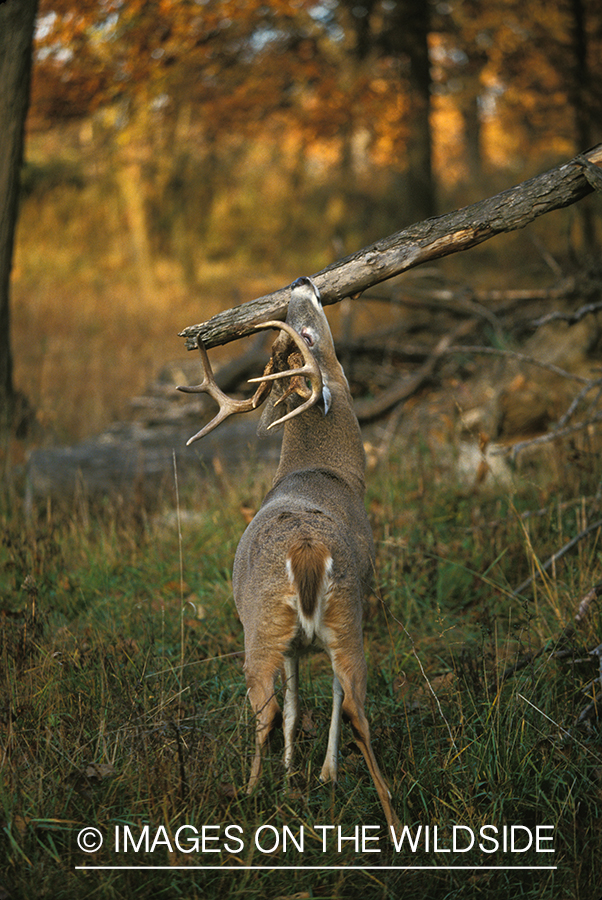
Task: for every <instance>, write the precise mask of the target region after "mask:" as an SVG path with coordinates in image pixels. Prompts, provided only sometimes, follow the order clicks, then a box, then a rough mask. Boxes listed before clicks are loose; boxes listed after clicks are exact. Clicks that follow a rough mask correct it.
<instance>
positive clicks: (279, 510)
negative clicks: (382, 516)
mask: <svg viewBox="0 0 602 900" xmlns="http://www.w3.org/2000/svg"><path fill="white" fill-rule="evenodd" d="M300 538H301V539H302V538H310V539H312V540H315V541H319V542H321V543H323V544H325V546H326V547H327V548H328V551H329V553H330V556H331V557H332V580H333V583H334V584H336V585H338V586H339V587H340V588H342V589H344V590H346V591H348V592H352V593H353V594H354V595H355V596H357V599H358V602H361V599H362V596H363V595H365V594H366V592H367V591H368V589H369V586H370V582H371V576H372V569H373V560H374V544H373V540H372V531H371V528H370V523H369V522H368V517H367V515H366V511H365V508H364V503H363V498H362V497H360V496H358V495H357V493H356V492H354V491H353V490H352V489H351V488H350V487H349V485H348V484H347V483H346V482H345V481H344V480H342V479H341V478H340V477H339V476H338V475H337V474H336V472H332V471H328V470H327V469H306V470H302V471H297V472H294V473H291V474H290V475H287V476H285V477H284V478H282V479H281V480H280V481H279V482H278V483H277V484H276V485H275V486H274V487H273V488H272V490H271V491H270V492H269V493H268V494H267V496H266V498H265V500H264V502H263V505H262V506H261V509H260V510H259V512H258V513H257V515H256V516H255V518H254V519H253V521H252V522H251V523H250V525H249V526H248V527H247V529H246V531H245V533H244V534H243V536H242V538H241V541H240V543H239V545H238V549H237V551H236V557H235V559H234V570H233V587H234V600H235V602H236V606H237V608H238V611H239V614H240V617H241V619H242V621H243V624H245V619H246V618H247V617H249V616H253V615H255V611H256V609H257V607H258V606H259V601H260V600H261V602H262V604H263V606H264V608H265V610H266V615H267V616H269V615H270V614H273V613H274V612H275V609H276V607H277V606H278V604H280V603H281V602H282V597H283V596H285V595H287V594H290V589H291V588H290V581H289V579H288V575H287V568H286V559H287V555H288V553H289V551H290V549H291V547H292V546H293V545H294V544H296V543H298V541H299V539H300Z"/></svg>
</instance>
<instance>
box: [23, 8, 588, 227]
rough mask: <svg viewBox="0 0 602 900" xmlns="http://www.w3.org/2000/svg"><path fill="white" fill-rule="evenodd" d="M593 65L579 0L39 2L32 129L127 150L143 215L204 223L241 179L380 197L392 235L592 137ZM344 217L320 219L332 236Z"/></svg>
mask: <svg viewBox="0 0 602 900" xmlns="http://www.w3.org/2000/svg"><path fill="white" fill-rule="evenodd" d="M601 51H602V10H601V9H600V6H599V4H597V3H594V2H593V0H561V2H558V3H554V4H550V3H547V2H543V0H535V2H532V3H524V2H519V0H493V2H487V3H484V2H480V0H451V2H438V3H436V2H430V3H428V2H427V3H425V2H416V0H366V2H359V3H357V2H353V0H325V2H318V3H316V2H310V0H298V2H281V0H245V2H242V0H154V2H151V0H122V2H109V0H83V2H74V0H42V2H41V6H40V15H39V23H38V28H37V38H36V51H35V59H36V63H35V73H34V76H35V77H34V90H33V108H32V113H31V122H32V127H35V128H44V127H48V126H49V125H56V124H58V123H61V122H67V121H73V120H79V121H84V120H85V121H86V122H88V124H89V130H88V131H87V132H86V136H87V137H88V139H89V140H94V141H95V142H96V143H102V145H103V147H104V149H105V151H106V152H107V153H109V152H116V151H118V150H120V151H121V152H124V150H125V148H126V147H128V148H130V151H131V155H132V157H134V158H135V160H136V162H137V163H138V164H139V165H140V166H142V167H143V169H144V173H143V174H144V176H145V181H147V182H148V188H149V191H150V194H151V195H152V196H149V200H152V198H153V197H154V199H155V200H156V202H157V203H159V205H161V206H162V208H163V209H165V206H164V203H165V201H166V200H167V199H168V198H169V201H170V203H171V204H178V203H180V204H181V205H182V206H186V205H187V203H188V202H191V201H192V200H195V201H196V202H197V204H198V205H199V206H200V207H202V208H203V210H204V212H205V215H204V216H203V219H204V221H207V219H208V216H209V217H210V214H211V210H212V204H213V203H214V202H215V201H216V199H217V196H218V194H219V187H220V178H221V179H223V178H224V177H225V173H226V172H228V171H229V169H231V170H232V171H233V173H234V179H235V180H238V179H240V177H241V175H243V177H244V176H246V175H248V174H249V173H248V167H249V166H250V168H251V170H252V171H254V173H256V172H257V170H258V169H259V170H263V172H264V179H263V180H264V182H269V181H271V180H272V179H275V180H276V181H278V179H279V178H281V179H282V178H283V179H285V180H286V182H287V187H289V188H290V189H291V191H295V190H297V191H299V190H301V189H302V188H303V187H304V186H306V184H307V182H308V181H309V182H312V181H316V180H320V178H321V177H324V176H325V175H326V174H327V175H328V177H329V178H330V179H331V181H332V179H333V178H335V184H334V185H333V186H334V187H337V188H338V189H339V193H340V194H341V195H342V197H343V200H346V201H348V202H351V201H352V200H353V197H354V194H358V193H359V194H361V193H362V192H364V191H365V192H367V193H368V194H374V193H375V192H376V193H378V190H379V187H380V189H381V191H383V189H384V186H385V185H386V192H389V193H388V196H389V203H390V205H391V206H392V207H394V208H395V210H396V215H397V216H398V218H397V221H396V224H397V225H399V224H403V222H401V223H400V222H399V217H401V218H406V219H408V220H411V219H418V218H420V217H422V216H424V215H427V214H430V213H432V212H434V211H435V210H436V208H437V201H438V191H437V186H439V187H440V191H449V190H451V189H453V188H456V187H458V186H466V185H475V183H480V181H481V179H482V177H483V174H484V173H486V174H490V173H491V172H492V171H494V170H497V169H502V170H511V171H513V172H517V173H520V174H521V175H523V174H524V172H525V170H527V171H528V170H530V169H532V167H533V166H534V165H537V166H539V167H541V161H542V159H544V160H545V161H548V160H556V159H558V158H559V157H561V156H563V155H567V154H568V155H570V154H571V153H572V152H573V151H574V150H575V149H586V147H587V146H589V145H591V144H592V143H594V142H595V141H596V140H597V139H599V137H600V134H601V127H602V126H601V124H600V123H602V91H601V88H600V84H601V83H602V72H601V71H600V70H601V68H602V52H601ZM259 137H261V141H260V144H261V148H258V147H257V146H256V140H257V139H258V138H259ZM141 145H144V147H142V146H141ZM133 147H135V148H136V149H135V150H133V149H131V148H133ZM531 160H537V162H536V163H534V162H530V161H531ZM241 168H242V170H243V171H242V172H241V171H240V169H241ZM276 172H277V173H278V175H277V176H276V175H275V173H276ZM195 175H196V176H197V177H196V178H195V177H194V176H195ZM226 177H227V178H228V180H229V181H230V182H231V181H232V175H231V174H228V176H226ZM255 177H257V176H256V175H255ZM337 179H338V181H337ZM375 179H376V181H375ZM189 181H195V182H196V188H195V190H196V192H198V193H197V196H196V197H194V198H190V197H188V198H182V197H181V196H178V192H179V191H180V192H181V186H182V184H183V183H188V182H189ZM198 182H201V183H198ZM281 186H282V185H281ZM356 199H357V208H358V209H357V211H358V212H359V211H360V209H361V207H362V204H361V198H356ZM373 199H374V198H373ZM364 205H366V204H364ZM385 205H386V203H385ZM400 206H401V209H400ZM352 208H353V207H352ZM348 211H349V210H348V208H347V203H345V202H340V203H339V204H338V205H337V204H332V205H331V207H330V208H329V209H328V211H327V213H328V214H327V218H328V220H329V223H330V228H331V231H332V233H333V234H334V233H336V231H337V229H338V230H339V231H343V232H344V230H345V226H344V218H345V214H346V213H347V212H348ZM364 215H367V213H366V211H365V210H364ZM366 224H367V225H369V224H370V223H369V222H367V223H366ZM197 227H198V225H197ZM375 227H376V223H375ZM341 236H342V237H343V238H344V237H345V234H344V233H343V234H342V235H341Z"/></svg>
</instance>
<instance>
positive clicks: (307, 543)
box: [288, 538, 330, 618]
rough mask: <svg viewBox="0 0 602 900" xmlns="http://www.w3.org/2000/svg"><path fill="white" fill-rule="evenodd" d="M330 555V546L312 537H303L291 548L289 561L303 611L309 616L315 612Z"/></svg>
mask: <svg viewBox="0 0 602 900" xmlns="http://www.w3.org/2000/svg"><path fill="white" fill-rule="evenodd" d="M329 555H330V554H329V552H328V548H327V547H326V546H325V545H324V544H323V543H322V542H321V541H316V540H313V539H312V538H301V539H300V540H298V541H297V542H296V543H295V544H293V546H292V547H291V549H290V550H289V553H288V561H289V563H290V567H291V571H292V573H293V581H294V584H295V587H296V588H297V591H298V592H299V603H300V606H301V611H302V612H303V614H304V615H305V616H307V617H308V618H310V617H311V616H313V614H314V612H315V609H316V603H317V601H318V593H319V591H320V588H321V586H322V582H323V581H324V575H325V572H326V560H327V559H328V557H329Z"/></svg>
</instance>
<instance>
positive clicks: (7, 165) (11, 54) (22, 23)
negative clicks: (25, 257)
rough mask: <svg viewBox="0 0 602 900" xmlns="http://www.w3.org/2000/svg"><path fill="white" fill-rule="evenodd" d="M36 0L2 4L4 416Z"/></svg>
mask: <svg viewBox="0 0 602 900" xmlns="http://www.w3.org/2000/svg"><path fill="white" fill-rule="evenodd" d="M37 6H38V0H5V2H4V3H2V4H0V85H1V88H0V410H1V413H0V417H1V419H2V420H3V421H4V422H6V421H7V420H8V419H9V418H10V417H11V411H12V409H13V407H14V401H15V389H14V384H13V365H12V351H11V341H10V306H9V300H10V273H11V268H12V260H13V248H14V241H15V227H16V224H17V213H18V200H19V182H20V171H21V164H22V162H23V142H24V125H25V117H26V115H27V108H28V105H29V83H30V75H31V55H32V40H33V31H34V24H35V17H36V11H37Z"/></svg>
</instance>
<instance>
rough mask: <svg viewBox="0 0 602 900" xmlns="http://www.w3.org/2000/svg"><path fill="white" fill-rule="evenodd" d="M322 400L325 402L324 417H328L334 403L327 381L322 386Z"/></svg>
mask: <svg viewBox="0 0 602 900" xmlns="http://www.w3.org/2000/svg"><path fill="white" fill-rule="evenodd" d="M322 377H324V376H322ZM322 400H323V401H324V415H327V413H328V410H329V409H330V404H331V403H332V394H331V393H330V388H329V387H328V385H327V384H326V381H324V382H323V384H322Z"/></svg>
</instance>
